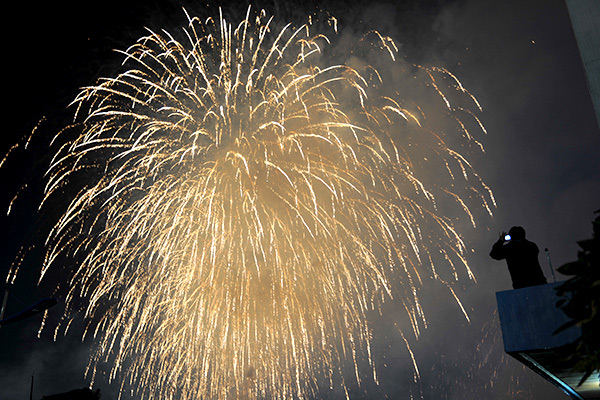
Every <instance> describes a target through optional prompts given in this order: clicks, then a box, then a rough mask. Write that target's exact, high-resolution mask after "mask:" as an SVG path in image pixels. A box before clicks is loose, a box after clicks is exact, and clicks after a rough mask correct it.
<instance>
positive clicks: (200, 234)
mask: <svg viewBox="0 0 600 400" xmlns="http://www.w3.org/2000/svg"><path fill="white" fill-rule="evenodd" d="M188 19H189V25H188V27H187V29H185V30H184V32H185V35H186V36H185V37H186V38H187V39H186V40H183V41H178V40H176V39H175V38H174V37H173V36H171V35H170V34H168V33H166V32H163V33H162V34H157V33H154V32H151V31H150V32H149V33H148V35H147V36H145V37H143V38H142V39H140V40H139V41H138V42H137V43H136V44H134V45H133V46H131V47H130V48H129V49H127V50H126V51H124V52H123V54H124V55H125V61H124V64H123V71H124V72H122V73H120V74H119V75H118V76H117V77H115V78H106V79H103V80H101V81H99V82H98V83H97V84H96V85H93V86H90V87H87V88H84V89H83V90H82V91H81V93H80V94H79V95H78V97H77V98H76V100H75V101H74V105H76V108H77V112H76V123H75V124H74V125H73V126H71V127H69V128H67V129H65V130H64V131H63V132H61V133H59V134H58V135H57V137H56V138H55V139H54V141H53V142H54V143H55V145H56V146H58V150H57V151H56V154H55V156H54V158H53V160H52V162H51V165H50V167H49V170H48V172H47V177H48V178H47V185H46V189H45V198H44V200H43V202H42V203H46V202H48V201H51V200H52V199H53V198H56V197H57V196H58V195H59V193H62V191H63V190H64V189H65V187H67V188H68V187H70V186H77V182H80V181H81V180H82V178H81V176H84V177H86V178H85V183H84V184H81V188H80V190H79V191H78V193H77V194H76V195H75V196H74V197H73V200H72V201H71V202H70V204H69V205H68V207H67V209H66V211H65V212H64V214H63V215H62V216H61V217H60V218H59V220H58V222H57V223H56V225H55V226H54V228H53V229H52V231H51V232H50V234H49V235H48V240H47V246H48V252H47V256H46V260H45V264H44V267H43V271H42V277H43V276H44V274H45V273H46V272H47V270H48V269H49V268H50V267H51V266H52V265H53V263H56V262H57V260H59V259H61V258H62V257H75V258H76V259H77V260H79V262H78V265H77V267H76V268H74V269H73V270H72V271H71V278H70V289H69V292H68V294H67V305H66V313H65V318H64V321H65V322H64V323H63V328H64V329H65V330H66V329H68V327H69V325H70V323H71V321H72V320H73V319H74V318H76V317H77V311H78V309H77V302H78V299H80V298H85V299H86V301H87V307H86V308H85V310H84V314H85V318H86V319H87V320H88V321H89V324H88V328H87V330H86V335H87V334H92V335H94V336H95V337H97V340H98V350H97V352H96V353H95V356H94V357H93V359H92V360H91V362H90V374H91V376H92V379H94V376H95V375H96V365H97V363H101V362H105V361H111V362H112V365H113V368H112V370H111V372H110V378H111V379H115V378H118V379H120V380H121V382H122V385H123V386H122V387H124V386H125V385H126V384H129V383H130V384H132V385H133V386H134V387H137V388H138V391H139V393H140V395H142V396H144V397H148V398H161V399H162V398H171V397H173V396H180V398H182V399H196V398H198V397H201V398H239V397H256V396H259V397H265V398H291V397H299V398H306V397H311V395H314V394H315V393H316V392H315V391H316V390H317V387H318V386H319V384H320V382H322V381H323V380H325V382H327V383H326V384H329V385H334V382H339V379H338V378H336V376H341V381H342V386H343V387H344V390H345V386H344V385H345V384H344V383H343V382H344V379H349V378H348V377H344V373H343V371H342V367H341V365H343V364H344V363H345V362H346V361H349V362H350V363H351V364H353V366H354V375H355V377H354V378H355V379H356V380H357V381H358V382H360V379H361V377H362V373H360V372H359V365H360V364H361V359H363V360H364V359H366V360H367V362H368V363H370V364H371V366H370V368H371V369H372V371H373V378H374V379H377V378H376V372H375V366H374V365H373V361H372V357H371V341H372V331H371V327H370V326H369V323H368V317H367V314H368V313H369V312H370V311H371V310H377V309H378V308H379V305H380V304H381V302H382V301H384V300H386V299H392V298H396V299H397V301H399V302H400V303H401V304H402V305H403V306H404V308H405V309H406V312H407V314H408V316H409V318H410V321H411V324H412V327H413V329H414V332H415V334H416V335H417V334H418V332H419V329H420V326H423V325H425V324H426V320H425V316H424V313H423V310H422V309H421V307H420V305H419V300H418V296H417V295H418V287H419V286H420V284H421V282H422V280H423V279H424V277H426V278H427V279H429V278H430V277H432V278H434V279H439V280H442V281H443V279H442V277H441V275H440V273H439V271H438V269H439V268H436V267H434V264H436V260H442V262H441V263H440V264H441V265H443V264H446V265H448V268H450V271H451V275H452V277H453V279H456V278H458V275H459V271H458V266H459V265H461V264H462V267H461V268H463V269H464V271H465V272H466V274H467V275H468V276H469V277H471V278H472V277H473V276H472V273H471V272H470V270H469V267H468V265H467V263H466V259H465V250H466V248H465V244H464V243H463V240H462V239H461V237H460V235H459V233H458V232H457V231H456V229H455V228H454V227H453V224H452V222H451V221H450V219H449V218H446V217H444V216H442V215H441V213H440V211H438V208H437V204H438V203H440V202H443V201H448V202H453V203H456V204H458V206H459V207H460V209H463V210H464V212H465V215H466V216H467V217H468V218H469V220H470V221H472V222H473V224H474V220H473V216H472V212H471V211H470V209H469V207H470V206H469V204H472V203H473V202H472V201H467V200H464V199H463V198H461V197H460V194H461V193H457V191H458V190H457V189H456V188H457V187H458V186H460V184H459V179H458V177H455V175H457V174H456V172H457V171H460V173H459V174H458V176H462V177H463V178H464V182H465V183H464V184H465V185H467V189H465V190H466V191H467V192H468V196H469V197H473V198H475V200H476V202H479V204H480V206H481V205H483V207H485V208H487V209H488V210H489V208H490V206H489V205H488V203H489V202H492V203H493V197H491V193H490V192H489V190H488V189H487V187H486V186H485V185H484V184H483V182H482V181H481V180H480V179H479V177H478V176H477V175H476V174H475V172H474V171H473V168H472V167H471V165H470V163H469V162H468V161H467V159H466V158H465V156H464V155H461V154H460V153H459V152H458V151H457V150H456V149H454V150H453V149H450V148H449V147H448V146H447V145H446V143H445V141H444V140H443V138H442V135H441V134H436V133H434V132H432V131H430V130H429V129H428V128H427V126H426V125H423V123H424V120H425V118H424V115H423V113H422V112H421V111H419V110H421V109H420V108H418V107H417V108H414V110H413V111H411V110H409V109H408V107H406V108H403V106H402V100H401V99H400V98H394V97H393V96H389V95H387V94H386V95H384V94H383V92H382V91H381V90H380V89H378V86H377V85H376V84H375V83H373V82H374V81H373V80H371V79H368V78H367V77H366V75H365V74H366V72H365V71H366V70H365V71H361V70H358V69H353V68H351V67H349V66H346V65H341V64H340V65H336V64H328V63H326V62H325V61H324V59H326V58H327V57H325V56H324V55H323V53H324V52H325V51H326V49H327V48H328V46H330V44H329V40H330V39H329V38H328V37H326V36H324V35H323V34H321V33H318V34H316V35H313V34H311V30H312V29H313V28H314V27H313V26H312V25H311V24H310V23H309V24H306V25H303V26H301V27H300V28H293V27H292V26H291V25H287V26H285V27H284V28H283V29H281V30H279V31H276V30H275V29H274V27H273V26H274V24H275V23H274V22H273V18H272V17H271V18H267V17H266V13H264V12H260V13H257V14H256V15H254V16H252V15H251V12H250V10H248V14H247V16H246V19H245V20H244V21H243V22H241V23H240V24H239V25H238V26H233V25H231V24H229V23H227V22H226V21H225V19H224V18H223V17H222V16H221V15H220V16H219V18H218V19H215V20H213V19H210V18H209V19H208V20H206V21H201V20H199V19H198V18H191V17H189V16H188ZM336 24H337V22H336V21H335V20H333V25H334V28H335V29H337V25H336ZM372 36H374V37H375V39H373V42H372V44H371V43H369V41H368V40H364V41H361V45H363V46H368V47H369V48H370V49H371V50H377V51H380V52H381V54H387V55H388V57H389V55H391V56H392V57H394V54H395V53H396V52H397V49H396V47H395V45H394V44H393V41H391V39H389V38H384V37H382V36H381V35H379V34H378V33H376V32H375V34H374V35H372ZM367 69H368V70H369V73H370V74H374V75H375V76H376V78H377V79H379V80H381V79H382V77H381V75H380V74H379V73H378V72H377V70H376V69H375V68H374V67H372V66H369V67H368V68H367ZM423 70H424V69H423ZM426 72H427V74H428V76H429V78H430V81H429V86H430V87H432V88H433V89H434V91H436V93H438V94H439V96H440V98H441V99H443V102H444V104H445V107H447V109H446V111H445V112H446V113H448V115H451V118H452V119H455V120H456V121H458V126H459V128H457V130H458V131H459V132H460V134H459V135H462V137H463V138H464V139H465V141H466V142H469V143H470V142H473V143H474V144H475V145H478V143H477V142H476V141H475V140H474V139H473V138H472V135H471V134H469V132H467V128H466V127H465V124H464V123H463V122H461V121H460V120H459V119H458V117H457V116H456V114H460V113H461V112H462V115H464V116H466V117H468V118H471V119H474V120H475V121H476V123H477V124H480V123H479V120H478V119H477V117H475V115H474V114H473V113H472V112H470V111H465V110H464V109H462V108H460V109H458V108H457V109H454V108H452V105H451V101H450V100H449V98H448V97H447V96H445V95H444V94H443V91H442V90H441V89H440V87H439V86H440V85H439V84H438V83H436V82H437V81H436V74H438V75H440V76H443V77H444V79H445V78H446V77H447V78H449V81H451V82H456V83H455V84H454V88H455V89H456V91H457V92H460V93H465V94H466V95H467V96H468V97H469V96H470V97H471V98H472V96H471V95H470V94H469V93H468V92H467V91H466V90H465V89H464V88H463V87H462V85H461V84H460V82H458V80H457V79H456V78H455V77H454V76H453V75H451V74H450V73H449V72H447V71H445V70H441V69H430V70H426ZM377 79H376V80H377ZM376 80H375V81H376ZM472 99H473V101H475V100H474V98H472ZM475 105H476V106H477V107H478V105H477V104H476V103H475ZM456 121H455V122H456ZM73 132H75V134H74V133H73ZM407 138H408V139H407ZM422 148H428V149H430V150H431V154H433V157H435V159H436V160H437V161H439V162H441V165H443V169H445V170H446V173H447V174H448V178H444V180H445V181H446V182H447V183H446V186H440V184H439V183H438V181H436V183H428V181H427V179H424V178H423V177H422V176H421V175H420V174H421V172H422V171H423V170H424V169H425V168H426V167H427V166H428V165H430V164H428V163H427V162H426V160H427V159H426V158H425V159H424V158H422V155H421V154H419V152H418V151H419V149H422ZM441 173H443V171H442V172H441ZM471 181H472V182H474V183H473V184H471V183H469V182H471ZM73 182H76V183H73ZM455 185H456V186H455ZM444 283H445V284H446V282H445V281H444ZM448 287H449V288H450V286H448ZM450 290H452V289H451V288H450ZM452 294H453V296H454V297H456V295H454V292H452ZM456 299H457V301H458V298H457V297H456ZM459 304H460V303H459ZM461 307H462V306H461ZM59 329H60V326H59V327H57V329H56V331H57V332H58V330H59ZM402 338H404V335H402ZM405 342H406V339H405ZM406 343H407V345H408V342H406ZM409 351H410V349H409ZM411 354H412V353H411ZM413 361H414V357H413Z"/></svg>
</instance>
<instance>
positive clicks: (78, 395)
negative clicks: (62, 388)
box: [42, 388, 100, 400]
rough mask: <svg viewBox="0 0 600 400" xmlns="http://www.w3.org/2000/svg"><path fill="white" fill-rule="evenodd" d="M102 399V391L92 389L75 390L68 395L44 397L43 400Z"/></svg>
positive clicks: (60, 394)
mask: <svg viewBox="0 0 600 400" xmlns="http://www.w3.org/2000/svg"><path fill="white" fill-rule="evenodd" d="M98 399H100V389H97V390H96V391H95V392H94V391H92V390H91V389H88V388H85V389H75V390H71V391H70V392H66V393H59V394H53V395H50V396H43V397H42V400H98Z"/></svg>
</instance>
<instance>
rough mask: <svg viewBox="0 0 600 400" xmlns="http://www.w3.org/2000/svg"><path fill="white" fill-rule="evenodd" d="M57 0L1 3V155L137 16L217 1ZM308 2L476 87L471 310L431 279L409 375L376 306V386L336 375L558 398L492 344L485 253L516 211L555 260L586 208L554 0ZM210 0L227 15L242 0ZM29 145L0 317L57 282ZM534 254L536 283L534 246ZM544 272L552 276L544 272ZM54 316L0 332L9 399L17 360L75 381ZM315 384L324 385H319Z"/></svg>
mask: <svg viewBox="0 0 600 400" xmlns="http://www.w3.org/2000/svg"><path fill="white" fill-rule="evenodd" d="M60 3H61V4H58V5H56V4H51V2H44V4H43V5H34V3H31V2H14V4H12V5H10V6H9V7H8V9H6V10H5V12H4V15H5V24H3V26H2V30H3V34H2V37H3V38H4V41H3V60H4V62H3V64H4V66H3V67H4V80H3V89H4V95H5V98H6V99H7V100H8V101H5V104H6V103H7V104H8V105H5V106H4V110H3V118H2V121H3V129H2V141H1V144H0V151H1V153H2V154H5V153H6V152H7V151H8V149H9V148H10V147H11V146H12V145H13V144H15V143H18V142H22V141H23V138H25V137H27V136H28V134H29V133H30V132H31V130H32V129H33V128H34V127H35V126H36V125H37V124H38V121H40V119H41V118H42V117H45V122H43V123H42V125H41V126H40V131H41V132H42V133H41V136H44V133H47V134H50V133H51V132H54V131H56V129H60V127H61V126H64V125H65V124H67V123H68V122H69V121H70V120H69V118H70V117H71V116H72V110H67V111H65V108H66V106H67V105H68V103H69V102H70V101H71V100H72V99H73V98H74V97H75V95H76V94H77V91H78V88H80V87H82V86H84V85H87V84H90V83H93V82H94V81H95V80H96V79H97V78H99V77H101V76H110V75H111V74H112V71H114V69H115V67H116V66H117V65H118V63H119V62H120V60H121V56H120V55H118V54H116V53H115V52H113V51H112V50H113V49H125V48H127V47H128V46H129V45H130V44H132V43H133V42H134V41H135V40H136V39H137V38H138V37H140V36H141V35H143V34H144V27H146V26H147V27H150V28H153V29H156V30H158V29H161V28H163V27H164V28H166V29H167V30H175V29H177V28H178V27H179V26H181V25H184V24H185V23H186V19H185V14H184V13H183V11H182V10H181V7H182V6H185V7H186V9H187V10H188V11H189V12H190V14H194V13H195V14H197V15H200V16H203V17H206V16H209V15H217V8H216V7H215V6H218V5H219V4H220V3H215V2H212V1H211V2H209V4H210V5H205V3H202V4H200V2H197V3H194V2H184V3H180V2H176V1H157V0H151V1H145V2H141V1H140V2H132V1H128V0H123V1H114V0H110V1H105V2H97V3H94V4H87V3H88V2H70V1H65V2H60ZM315 3H316V2H314V1H310V0H309V1H289V2H285V1H281V2H276V3H275V2H270V1H269V2H262V3H259V4H258V5H256V6H255V5H253V7H254V8H260V7H264V8H265V9H267V11H268V12H272V13H274V14H275V15H276V17H278V18H280V19H281V20H285V19H294V18H299V17H301V16H303V15H306V14H308V13H309V12H313V11H314V10H315V6H314V4H315ZM318 3H319V4H321V6H320V7H321V8H322V9H323V10H325V11H329V12H330V13H331V14H333V15H335V16H336V17H337V18H338V20H339V28H340V31H341V32H345V31H346V32H352V33H353V34H356V35H359V34H360V33H361V32H367V31H368V30H370V29H377V30H379V31H380V32H381V33H382V34H384V35H388V36H391V37H392V38H393V39H394V40H395V41H396V43H398V44H399V45H400V53H401V54H403V55H404V56H406V58H407V59H408V60H410V61H411V62H414V63H417V64H421V65H436V66H441V67H445V68H447V69H448V70H450V71H451V72H452V73H454V74H455V75H456V76H457V77H458V78H459V79H460V80H461V82H462V83H463V84H464V86H465V87H467V88H468V89H469V90H470V92H471V93H473V94H474V95H475V96H476V98H477V99H478V101H479V102H480V103H481V105H482V107H483V109H484V111H483V113H482V114H481V115H480V117H481V120H482V122H483V124H484V125H485V127H486V129H487V131H488V134H487V135H486V136H482V137H480V140H481V142H482V143H483V145H484V147H485V150H486V152H485V155H484V156H477V157H475V158H474V159H473V160H474V163H475V167H476V169H477V170H478V171H479V173H480V175H481V177H482V178H483V179H484V180H485V182H486V183H487V185H488V186H490V188H491V189H492V190H493V192H494V195H495V198H496V201H497V205H498V206H497V208H496V209H495V210H494V217H493V218H489V217H486V216H485V215H483V214H481V215H478V218H477V221H478V224H477V228H475V229H473V228H471V227H469V226H468V225H465V227H464V228H463V227H462V226H461V231H462V233H463V234H464V236H465V238H466V240H467V242H468V246H469V247H470V248H472V249H473V252H472V254H471V255H470V256H469V257H468V260H469V263H470V265H471V267H472V268H473V270H474V273H475V276H476V278H477V283H474V282H470V281H468V280H465V281H464V284H463V285H462V286H458V288H459V292H460V293H458V295H459V297H460V298H461V300H462V301H463V304H464V305H465V308H466V309H467V311H468V313H469V316H470V318H471V321H470V322H467V321H466V320H465V318H464V317H463V315H462V313H461V311H460V309H459V308H458V306H457V305H456V303H454V302H453V301H450V299H449V297H448V294H447V291H446V292H443V291H442V290H441V289H440V288H437V287H435V285H432V287H431V288H429V289H428V290H429V293H430V294H429V295H427V296H425V295H422V297H423V298H424V308H425V313H426V315H427V316H428V320H429V327H428V329H427V330H425V331H424V332H423V334H422V336H421V338H420V339H419V340H418V341H415V340H412V349H413V351H414V355H415V358H416V360H417V363H418V365H419V371H420V379H419V380H417V382H414V381H413V367H412V362H411V360H410V356H409V354H408V352H407V350H406V347H405V345H404V343H403V342H402V340H401V338H400V336H399V335H398V334H397V333H395V332H397V330H396V328H395V327H394V325H393V322H394V321H395V318H394V311H393V310H389V312H390V313H391V315H386V316H385V317H384V318H379V319H376V320H375V321H374V331H375V339H374V342H375V345H376V347H377V349H376V350H375V351H376V354H377V355H376V357H379V358H380V359H381V360H382V361H381V365H383V366H382V367H380V370H379V375H380V385H379V386H375V385H373V384H372V383H366V384H365V385H364V386H362V387H360V388H351V389H352V392H351V395H352V397H353V398H384V397H385V396H388V398H390V399H405V398H406V399H408V398H411V396H413V397H414V398H420V396H423V398H425V399H473V398H481V399H505V398H513V399H539V398H544V399H547V400H552V399H567V398H568V396H566V395H564V394H563V393H562V392H560V391H559V389H557V388H555V387H554V386H552V385H551V384H550V383H547V382H546V381H544V380H543V379H542V378H540V377H538V376H537V375H535V374H534V373H532V372H530V371H529V370H525V369H524V368H523V367H522V366H521V365H520V364H519V363H517V362H516V361H513V360H512V359H510V358H509V357H507V356H505V355H504V354H503V349H502V341H501V333H500V326H499V323H498V319H497V315H496V314H495V309H496V304H495V301H496V300H495V292H497V291H501V290H508V289H510V288H511V282H510V277H509V275H508V271H507V269H506V266H505V264H504V263H501V262H496V261H494V260H492V259H490V258H489V256H488V253H489V250H490V248H491V245H492V244H493V242H494V241H495V240H496V239H497V236H498V233H499V232H500V231H503V230H508V229H509V228H510V227H511V226H513V225H521V226H523V227H524V228H525V229H526V230H527V237H528V239H530V240H532V241H534V242H536V243H537V244H538V246H539V247H540V249H544V248H546V247H547V248H549V249H550V254H551V257H552V263H553V265H554V267H558V266H560V265H562V264H564V263H565V262H568V261H571V260H574V259H576V256H577V250H578V248H577V245H576V241H577V240H582V239H586V238H589V237H591V232H592V230H591V220H592V219H593V217H594V211H595V210H597V209H600V157H598V149H599V147H598V145H599V144H600V132H599V129H598V124H597V121H596V120H595V115H594V111H593V107H592V104H591V100H590V96H589V93H588V91H587V86H586V81H585V74H584V69H583V65H582V63H581V59H580V56H579V52H578V49H577V44H576V41H575V37H574V34H573V31H572V28H571V25H570V20H569V16H568V13H567V8H566V5H565V4H564V2H563V0H530V1H523V0H507V1H502V2H499V1H492V0H465V1H461V0H457V1H416V0H414V1H398V2H396V3H394V2H389V3H386V2H374V3H372V4H370V5H369V6H365V5H363V3H362V2H354V1H334V0H332V1H326V2H323V3H322V2H318ZM84 4H85V5H84ZM224 7H225V9H226V10H229V11H228V12H230V13H231V14H234V13H236V12H239V14H237V15H240V18H241V17H242V15H241V13H242V12H245V9H246V7H247V4H246V5H235V6H233V5H226V6H224ZM6 22H16V23H6ZM44 143H46V142H45V141H44V138H43V137H40V138H39V140H36V141H35V143H32V148H30V149H29V150H28V151H23V150H18V151H16V152H14V153H13V154H12V155H11V158H10V159H9V160H8V161H7V163H6V164H5V166H3V167H2V169H1V170H0V181H1V182H2V185H3V190H2V191H1V194H0V209H6V208H7V207H8V204H9V203H10V201H11V199H12V198H13V196H14V195H15V193H17V191H18V190H19V187H20V186H21V185H22V183H23V182H30V184H29V186H28V188H27V189H26V190H25V191H24V192H23V194H22V199H23V200H21V201H18V202H16V203H15V209H14V212H13V213H12V214H11V216H10V217H6V216H5V214H4V213H2V217H1V222H0V223H1V224H2V229H1V230H0V232H1V235H2V236H1V240H0V277H2V279H4V277H5V276H6V274H7V271H8V268H9V266H10V264H11V263H12V262H13V259H15V257H17V255H18V252H19V249H20V248H21V246H24V245H25V246H28V245H29V244H30V243H37V244H38V247H37V248H36V249H34V250H32V251H31V252H30V253H29V255H28V256H27V257H26V259H25V261H24V263H23V266H22V270H21V272H20V273H19V276H18V278H17V280H16V282H15V286H14V289H13V293H12V295H11V297H10V299H9V303H8V307H7V312H6V315H11V314H12V313H15V312H18V311H20V310H21V309H23V308H24V305H23V304H25V305H30V304H33V303H34V302H35V301H37V300H38V299H40V298H42V297H46V296H49V295H50V294H51V293H52V290H53V288H54V287H55V284H56V282H58V281H62V280H64V277H61V276H60V273H56V274H54V275H51V277H50V278H49V279H48V280H47V281H43V282H42V284H41V285H39V286H38V285H37V277H38V276H39V269H40V263H41V254H42V252H41V249H40V248H41V247H42V245H41V244H40V243H42V241H41V235H42V234H41V233H40V232H44V229H45V228H47V227H48V224H49V223H51V221H52V215H35V214H34V213H32V212H31V210H32V205H33V204H35V203H36V202H37V201H39V193H40V173H41V171H43V168H44V166H45V165H47V162H48V158H47V157H48V154H47V153H45V152H44V149H45V148H46V147H45V146H44ZM33 209H34V210H35V207H34V208H33ZM540 263H541V264H542V267H543V270H544V273H545V274H546V277H547V278H548V281H549V282H550V281H552V276H551V274H550V272H549V268H548V264H547V262H546V259H545V255H544V254H543V252H542V253H541V254H540ZM557 279H558V280H563V279H565V278H564V277H562V276H559V275H558V274H557ZM1 288H3V286H2V287H1ZM425 297H426V298H425ZM21 303H23V304H21ZM60 315H61V309H60V304H59V305H58V306H56V307H55V308H54V309H53V310H52V314H51V315H50V317H49V318H48V324H47V327H46V328H45V330H44V331H43V333H42V335H41V338H40V339H38V338H37V331H38V329H39V326H40V322H41V316H37V317H34V318H31V319H30V320H28V321H23V322H20V323H17V324H14V325H8V326H5V327H3V328H2V329H1V330H0V399H2V400H4V399H7V400H9V399H17V398H25V396H27V395H28V393H29V385H30V379H31V378H30V377H31V375H32V374H34V375H35V388H34V391H35V393H34V398H36V399H39V398H41V396H42V395H44V394H46V395H47V394H53V393H59V392H64V391H68V390H72V389H76V388H81V387H85V386H87V385H88V381H86V380H85V379H84V377H83V373H84V370H85V366H86V360H87V357H88V356H89V353H90V344H91V342H90V341H89V340H86V341H85V342H84V343H81V339H80V338H81V331H82V326H77V324H75V325H76V326H73V328H72V329H71V331H70V333H69V335H67V337H59V338H57V341H56V342H54V341H53V339H52V333H53V328H54V327H53V322H56V321H58V319H59V318H60ZM80 325H81V324H80ZM94 388H100V389H101V391H102V393H103V398H106V399H112V398H116V393H117V385H112V386H111V385H109V384H108V383H107V382H105V381H104V380H103V379H102V378H99V379H97V382H96V384H95V385H94ZM323 396H324V397H325V396H330V397H331V398H336V395H335V394H331V393H327V392H326V391H325V392H324V394H323ZM124 398H128V397H127V396H124Z"/></svg>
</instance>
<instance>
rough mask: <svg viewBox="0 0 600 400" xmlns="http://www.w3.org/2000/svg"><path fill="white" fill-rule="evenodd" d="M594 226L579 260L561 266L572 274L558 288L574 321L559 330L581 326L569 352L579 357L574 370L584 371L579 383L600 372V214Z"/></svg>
mask: <svg viewBox="0 0 600 400" xmlns="http://www.w3.org/2000/svg"><path fill="white" fill-rule="evenodd" d="M595 213H596V214H599V213H600V210H598V211H596V212H595ZM592 226H593V237H592V238H591V239H587V240H582V241H580V242H577V244H578V245H579V247H580V248H581V250H580V251H579V252H578V253H577V261H573V262H569V263H566V264H564V265H562V266H561V267H559V268H558V272H560V273H561V274H563V275H567V276H572V277H571V278H569V279H568V280H567V281H565V283H563V284H562V285H560V286H558V287H557V288H556V290H557V294H558V295H559V296H563V297H564V298H563V299H561V300H559V301H558V302H557V303H556V305H557V307H559V308H561V309H562V310H563V311H564V313H565V314H566V315H567V316H568V317H569V318H570V319H571V321H569V322H567V323H566V324H564V325H562V326H560V327H559V328H558V329H557V330H556V331H555V333H558V332H560V331H563V330H565V329H568V328H570V327H572V326H579V327H580V328H581V337H580V338H579V339H577V340H576V341H575V342H574V343H573V346H574V351H573V353H572V354H571V355H570V356H569V359H570V360H572V361H575V364H574V366H573V371H576V372H583V373H584V374H583V377H582V379H581V381H580V382H579V385H581V384H582V383H583V382H585V380H586V379H587V378H588V377H589V376H590V375H591V374H592V373H594V371H595V372H600V340H599V338H600V312H599V308H600V262H599V260H600V214H599V215H598V216H597V217H596V218H595V219H594V220H593V221H592Z"/></svg>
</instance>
